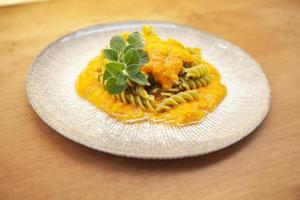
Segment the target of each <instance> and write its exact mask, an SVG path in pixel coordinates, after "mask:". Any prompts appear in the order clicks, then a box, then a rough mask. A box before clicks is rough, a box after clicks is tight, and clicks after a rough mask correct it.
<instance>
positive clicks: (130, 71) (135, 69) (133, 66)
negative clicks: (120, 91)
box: [126, 64, 140, 76]
mask: <svg viewBox="0 0 300 200" xmlns="http://www.w3.org/2000/svg"><path fill="white" fill-rule="evenodd" d="M139 70H140V67H139V65H136V64H131V65H128V66H127V67H126V72H127V73H128V75H129V76H135V75H136V74H137V73H138V72H139Z"/></svg>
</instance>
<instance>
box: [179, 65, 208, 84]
mask: <svg viewBox="0 0 300 200" xmlns="http://www.w3.org/2000/svg"><path fill="white" fill-rule="evenodd" d="M183 71H184V72H185V78H186V79H187V80H188V79H190V78H199V77H202V76H204V75H206V74H207V73H208V69H207V66H206V65H205V64H200V65H196V66H193V67H190V68H185V69H184V70H183Z"/></svg>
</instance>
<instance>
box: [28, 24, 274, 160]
mask: <svg viewBox="0 0 300 200" xmlns="http://www.w3.org/2000/svg"><path fill="white" fill-rule="evenodd" d="M146 23H151V24H157V25H173V26H175V27H185V28H189V29H193V30H196V31H200V32H203V33H206V34H208V35H211V36H213V37H216V38H218V39H220V40H222V41H224V42H226V43H228V44H230V45H231V46H234V47H236V48H237V49H238V50H239V51H241V52H243V53H244V54H245V55H247V56H248V57H249V58H251V59H252V60H253V61H254V63H255V65H257V67H258V68H259V69H260V72H261V73H262V75H263V76H264V78H265V82H266V86H267V92H268V95H267V99H266V107H265V108H264V110H263V111H262V113H261V115H260V117H259V118H258V119H257V120H256V123H255V124H253V126H251V127H248V128H246V129H244V130H243V132H242V133H240V134H239V137H235V138H234V139H233V140H231V141H230V142H228V143H226V144H221V145H218V146H217V147H215V148H213V149H209V150H206V151H201V152H197V151H193V152H184V153H182V154H177V155H173V154H172V155H151V154H144V155H136V154H134V153H133V154H132V153H128V152H122V151H118V150H114V149H109V148H99V147H96V146H94V145H92V144H88V143H86V142H84V141H83V140H80V139H75V138H73V137H71V136H70V135H71V134H68V133H67V132H72V131H75V130H73V129H72V128H70V129H68V130H66V129H65V128H64V127H65V124H63V123H61V122H60V121H59V119H56V118H55V117H49V116H51V115H50V114H49V113H46V112H44V109H43V108H42V107H39V106H38V104H37V103H36V102H35V100H34V98H33V95H32V93H31V88H30V81H31V79H30V77H31V73H32V72H33V68H34V65H35V63H36V61H37V60H38V59H39V58H40V57H41V56H42V55H43V54H44V52H45V51H47V50H48V49H49V48H51V47H52V46H53V45H55V44H57V43H59V42H60V41H62V40H64V39H65V38H68V37H70V36H73V35H76V34H79V33H81V32H83V31H89V30H93V29H101V28H102V29H103V28H105V27H111V26H121V25H139V24H146ZM26 93H27V98H28V101H29V103H30V105H31V106H32V108H33V110H34V111H35V113H36V114H37V115H38V116H39V117H40V118H41V119H42V120H43V121H44V122H45V123H46V124H47V125H49V126H50V127H51V128H52V129H54V130H55V131H56V132H57V133H59V134H60V135H62V136H64V137H66V138H68V139H70V140H72V141H74V142H76V143H79V144H82V145H84V146H86V147H89V148H91V149H94V150H97V151H101V152H105V153H109V154H113V155H118V156H123V157H128V158H140V159H178V158H187V157H194V156H200V155H205V154H208V153H212V152H215V151H218V150H221V149H224V148H226V147H228V146H231V145H232V144H234V143H236V142H238V141H240V140H242V139H243V138H245V137H246V136H248V135H249V134H250V133H252V132H253V131H254V130H255V129H256V128H257V127H258V126H259V125H260V124H261V123H262V121H263V120H264V119H265V118H266V116H267V114H268V112H269V110H270V104H271V87H270V84H269V81H268V79H267V77H266V75H265V73H264V71H263V70H262V68H261V66H260V65H259V64H258V63H257V62H256V60H255V59H253V57H252V56H251V55H249V54H248V53H247V52H245V51H244V50H243V49H241V48H240V47H239V46H237V45H235V44H232V43H231V42H229V41H228V40H225V39H223V38H222V37H220V36H217V35H215V34H212V33H208V32H206V31H203V30H201V29H198V28H194V27H191V26H186V25H182V24H178V23H173V22H168V21H151V20H141V21H139V20H138V21H120V22H113V23H104V24H95V25H92V26H88V27H84V28H81V29H78V30H76V31H73V32H71V33H68V34H66V35H63V36H61V37H59V38H58V39H56V40H54V41H53V42H51V43H50V44H49V45H47V46H46V47H45V48H44V49H43V50H42V51H41V52H40V53H39V54H38V55H37V56H36V57H35V58H34V59H33V61H32V63H31V65H30V66H29V70H28V72H27V77H26ZM45 113H46V114H45ZM215 141H216V140H215Z"/></svg>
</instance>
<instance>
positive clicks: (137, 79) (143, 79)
mask: <svg viewBox="0 0 300 200" xmlns="http://www.w3.org/2000/svg"><path fill="white" fill-rule="evenodd" d="M129 79H130V80H132V81H134V82H136V83H137V84H139V85H149V83H148V81H147V79H146V77H145V75H144V74H143V73H142V72H140V71H139V72H138V73H137V74H135V75H134V76H129Z"/></svg>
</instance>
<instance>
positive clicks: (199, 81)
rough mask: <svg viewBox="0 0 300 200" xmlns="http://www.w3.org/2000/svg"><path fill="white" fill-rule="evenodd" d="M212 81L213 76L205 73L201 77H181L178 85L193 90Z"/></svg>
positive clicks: (182, 88) (183, 88)
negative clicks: (187, 78)
mask: <svg viewBox="0 0 300 200" xmlns="http://www.w3.org/2000/svg"><path fill="white" fill-rule="evenodd" d="M210 82H211V77H210V76H209V75H204V76H202V77H200V78H190V79H189V80H186V79H184V78H182V77H181V78H180V79H179V84H178V87H179V88H180V89H181V90H193V89H197V88H200V87H205V86H207V85H208V84H209V83H210Z"/></svg>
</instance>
